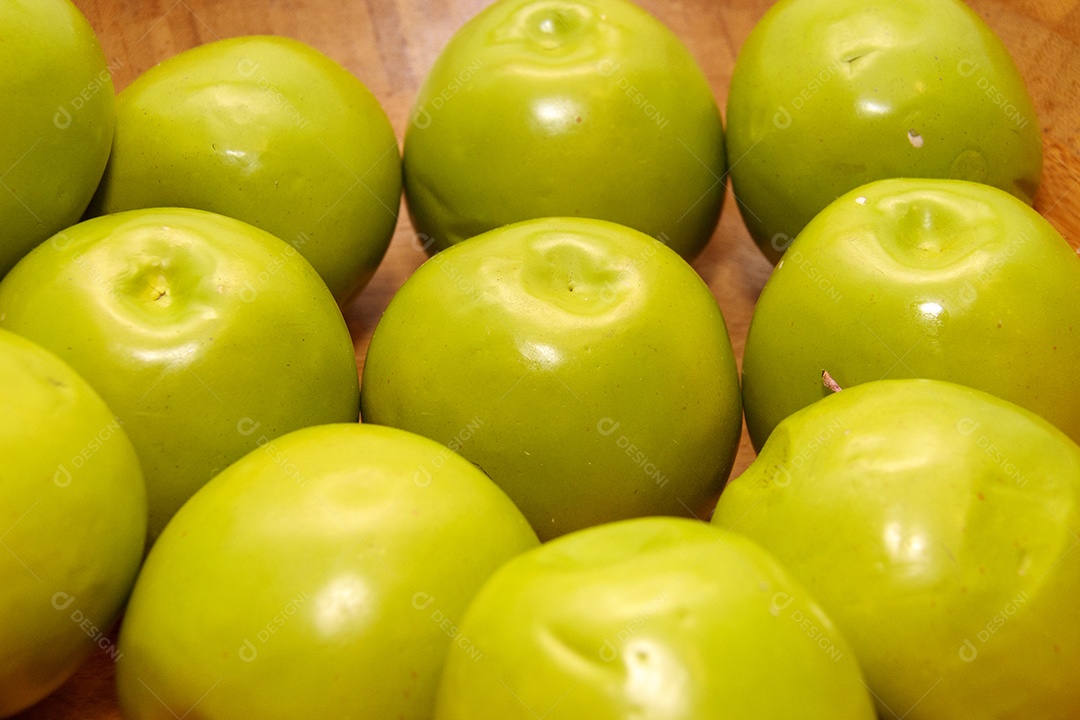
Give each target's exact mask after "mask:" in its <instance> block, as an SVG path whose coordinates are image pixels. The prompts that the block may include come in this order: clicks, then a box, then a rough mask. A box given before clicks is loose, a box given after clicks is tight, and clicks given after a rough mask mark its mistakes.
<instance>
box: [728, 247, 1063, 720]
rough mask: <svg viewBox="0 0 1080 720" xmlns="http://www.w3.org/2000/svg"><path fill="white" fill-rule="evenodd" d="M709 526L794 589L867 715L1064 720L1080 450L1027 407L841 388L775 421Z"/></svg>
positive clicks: (934, 390)
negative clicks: (836, 641) (867, 704)
mask: <svg viewBox="0 0 1080 720" xmlns="http://www.w3.org/2000/svg"><path fill="white" fill-rule="evenodd" d="M794 249H795V246H792V250H794ZM789 252H790V251H789ZM789 259H790V254H789V255H787V256H785V261H787V260H789ZM713 522H714V523H715V524H717V525H718V526H719V527H721V528H724V529H726V530H730V531H736V532H740V533H744V534H745V535H747V536H748V537H750V538H751V539H752V540H756V541H757V542H759V543H761V545H762V546H763V547H764V548H765V549H766V550H768V551H770V552H772V553H773V554H774V555H775V556H776V558H777V559H778V560H779V561H780V562H781V563H783V564H784V565H785V566H786V567H787V568H788V569H789V570H791V572H792V573H793V574H794V575H795V576H796V577H797V578H798V579H799V580H801V581H802V582H803V583H805V584H806V586H807V588H808V589H809V591H810V592H811V593H812V594H813V596H814V597H816V598H817V599H818V600H819V601H820V602H821V605H822V607H824V608H825V611H826V612H827V613H828V614H829V615H830V616H831V617H832V618H833V620H835V621H836V624H837V626H838V627H839V628H840V630H841V631H842V632H843V633H844V636H845V637H846V638H847V639H848V640H849V641H850V643H851V646H852V648H853V649H854V651H855V654H856V655H857V656H858V658H859V661H860V662H861V663H862V667H863V670H864V671H865V673H866V676H867V680H868V681H869V686H870V688H871V690H872V691H873V692H874V695H875V696H876V697H877V698H878V709H879V712H880V714H881V717H904V718H910V720H940V719H942V718H979V719H980V720H1006V719H1008V720H1018V719H1019V718H1039V719H1040V720H1065V719H1066V718H1070V719H1071V718H1075V717H1076V708H1077V707H1080V685H1077V683H1076V682H1075V679H1076V677H1077V676H1078V674H1080V606H1078V605H1077V602H1076V598H1077V595H1078V593H1080V553H1077V552H1076V551H1075V546H1076V545H1077V534H1078V533H1080V448H1078V447H1077V446H1076V444H1075V443H1073V442H1072V441H1071V440H1070V439H1069V438H1068V437H1067V436H1066V435H1065V434H1064V433H1062V432H1060V431H1059V430H1057V429H1056V428H1054V427H1053V426H1052V425H1050V423H1048V422H1046V421H1045V420H1043V419H1042V418H1040V417H1038V416H1036V415H1034V414H1033V413H1030V412H1028V411H1027V410H1024V409H1022V408H1020V407H1019V406H1016V405H1013V404H1012V403H1009V402H1006V401H1004V400H1001V399H1000V398H997V397H994V396H992V395H989V394H987V393H984V392H981V391H978V390H974V389H971V388H967V387H963V386H960V385H956V384H953V383H947V382H942V381H937V380H884V381H878V382H872V383H865V384H863V385H858V386H856V387H853V388H848V389H846V390H843V391H841V392H839V393H836V394H834V395H831V396H829V397H827V398H824V399H822V400H821V401H819V402H817V403H815V404H813V405H811V406H810V407H808V408H805V409H803V410H801V411H799V412H797V413H795V414H794V415H792V416H791V417H789V418H787V419H786V420H784V421H783V422H782V423H780V425H779V426H778V427H777V428H776V432H774V433H773V434H772V436H771V437H770V438H769V440H768V442H766V443H765V447H764V448H763V449H762V451H761V454H760V455H759V456H758V457H757V459H756V460H755V461H754V463H753V464H752V465H751V466H750V468H749V469H748V470H747V471H746V472H745V473H744V474H742V475H740V476H739V477H738V478H736V479H734V480H733V481H732V482H731V483H730V484H729V485H728V486H727V488H726V489H725V490H724V494H723V495H722V496H721V497H720V502H719V504H718V505H717V507H716V513H715V515H714V517H713Z"/></svg>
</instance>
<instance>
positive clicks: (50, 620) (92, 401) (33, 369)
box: [0, 330, 146, 717]
mask: <svg viewBox="0 0 1080 720" xmlns="http://www.w3.org/2000/svg"><path fill="white" fill-rule="evenodd" d="M0 458H2V460H0V546H3V549H2V550H0V587H2V588H3V592H2V593H0V717H8V716H9V715H14V714H15V713H17V712H19V711H20V710H22V709H24V708H27V707H29V706H30V705H32V704H34V703H35V702H37V701H38V700H40V699H42V698H43V697H45V696H46V695H48V694H49V693H51V692H52V691H53V690H55V689H56V688H57V687H59V686H60V685H61V684H62V683H63V682H64V681H65V680H66V679H67V678H68V676H70V675H71V674H72V673H73V672H74V671H75V669H76V668H77V667H78V666H79V665H80V663H82V661H83V659H84V658H86V656H87V655H89V654H90V651H91V650H92V649H93V647H94V646H95V645H96V646H98V647H100V648H102V649H103V650H105V652H106V653H107V654H108V655H110V656H111V657H114V658H115V657H116V656H117V654H116V653H117V651H116V648H115V647H113V646H112V644H111V642H110V640H109V638H108V637H107V635H106V633H107V632H108V631H109V628H111V627H112V624H113V622H114V621H115V620H116V617H117V615H118V614H119V613H120V608H121V607H122V606H123V604H124V601H125V600H126V599H127V595H128V592H129V591H130V590H131V586H132V584H133V583H134V582H135V574H136V572H137V571H138V568H139V562H140V561H141V560H142V553H143V543H144V541H145V539H146V489H145V487H144V485H143V479H142V473H141V471H140V470H139V460H138V458H137V457H136V455H135V449H134V448H133V447H132V446H131V442H130V441H129V440H128V438H127V435H126V433H125V432H124V428H123V426H122V424H121V422H120V421H119V420H118V419H117V418H116V417H115V416H114V415H113V414H112V411H110V410H109V408H108V407H106V405H105V403H104V402H103V401H102V399H101V397H100V396H98V394H97V393H96V392H95V391H94V390H93V388H91V387H90V386H89V385H88V384H87V383H86V381H85V380H83V379H82V378H81V377H79V376H78V375H77V374H76V373H75V371H74V370H72V369H71V367H70V366H68V365H67V364H65V363H64V362H63V361H61V360H60V359H59V358H57V357H56V356H55V355H53V354H52V353H49V352H47V351H46V350H44V349H42V348H40V347H38V346H37V345H34V344H33V343H31V342H30V341H29V340H25V339H23V338H21V337H19V336H18V335H14V334H12V333H9V332H7V331H4V330H0Z"/></svg>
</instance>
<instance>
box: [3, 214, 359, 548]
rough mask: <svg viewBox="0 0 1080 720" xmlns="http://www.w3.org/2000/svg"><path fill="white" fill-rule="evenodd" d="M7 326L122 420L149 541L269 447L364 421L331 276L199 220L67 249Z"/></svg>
mask: <svg viewBox="0 0 1080 720" xmlns="http://www.w3.org/2000/svg"><path fill="white" fill-rule="evenodd" d="M0 326H2V327H4V328H7V329H8V330H12V331H14V332H17V333H19V334H20V335H24V336H26V337H28V338H30V339H31V340H34V341H35V342H38V343H40V344H41V345H43V346H44V347H46V348H48V349H50V350H52V351H53V352H55V353H56V354H57V355H59V356H60V357H62V358H63V359H64V360H66V361H67V362H69V363H70V364H71V365H72V367H74V368H75V369H76V370H77V371H78V372H80V373H81V374H82V375H83V377H85V378H87V380H88V381H89V382H91V383H93V385H94V387H95V388H96V389H97V390H98V392H100V393H101V395H102V397H104V398H105V400H106V402H108V403H109V406H110V407H111V408H112V409H113V410H114V411H115V412H116V414H117V417H119V418H120V419H121V420H122V421H123V422H124V427H125V429H126V430H127V432H128V434H129V436H130V437H131V440H132V442H133V443H134V445H135V448H136V450H137V451H138V453H139V458H140V460H141V461H142V467H143V472H144V474H145V477H146V483H147V488H148V491H149V497H150V534H151V537H154V536H156V535H157V534H158V533H159V532H160V531H161V529H162V528H163V527H164V526H165V523H166V522H167V521H168V519H169V518H170V517H171V516H172V514H173V513H174V512H176V510H177V508H179V507H180V505H181V504H183V502H184V501H185V500H187V498H189V497H190V496H191V494H192V493H193V492H195V490H197V489H198V488H199V487H201V486H202V485H203V484H204V483H206V482H207V481H208V480H210V478H211V477H213V476H214V475H215V474H216V473H217V472H218V471H219V470H222V469H224V468H225V466H227V465H228V464H230V463H231V462H233V461H235V460H238V459H239V458H240V457H242V456H243V455H244V454H246V453H247V452H248V451H249V450H251V449H252V448H254V447H255V446H256V443H257V442H258V441H259V439H260V438H271V439H272V438H274V437H277V436H278V435H282V434H284V433H287V432H289V431H291V430H296V429H299V428H302V427H307V426H309V425H319V424H324V423H328V422H348V421H353V422H355V421H356V420H357V418H358V415H359V394H360V393H359V382H358V378H357V372H356V360H355V356H354V353H353V346H352V340H351V338H350V337H349V331H348V328H346V326H345V321H344V319H343V318H342V316H341V313H340V312H339V310H338V307H337V305H336V304H335V302H334V299H333V297H331V295H330V293H329V292H328V291H327V289H326V286H325V285H324V284H323V283H322V282H321V281H320V279H319V276H318V275H317V274H316V273H315V271H314V270H312V268H311V266H310V265H309V264H308V263H307V262H306V261H305V260H304V259H303V258H302V257H301V256H300V255H299V253H298V252H297V251H296V249H295V248H293V247H292V246H290V245H287V244H285V243H284V242H282V241H280V240H278V239H277V238H275V237H273V236H271V235H270V234H268V233H265V232H263V231H262V230H259V229H257V228H254V227H252V226H250V225H247V224H245V223H242V222H240V221H238V220H233V219H231V218H227V217H224V216H221V215H215V214H213V213H208V212H203V211H201V210H188V209H153V210H135V211H131V212H127V213H118V214H116V215H109V216H105V217H102V218H96V219H94V220H88V221H86V222H84V223H81V224H79V225H77V226H75V227H72V228H70V229H69V230H67V231H65V232H62V233H60V234H59V235H56V236H54V237H53V238H52V239H50V240H49V241H47V242H45V243H43V244H42V245H41V246H40V247H39V248H38V249H36V250H35V251H34V252H32V253H31V254H30V255H28V256H27V257H26V258H24V259H23V261H22V262H21V263H19V265H18V266H17V267H16V268H15V269H14V270H12V272H11V273H10V274H9V275H8V276H7V277H6V278H5V279H4V281H3V282H0Z"/></svg>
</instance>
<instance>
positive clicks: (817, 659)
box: [434, 518, 875, 720]
mask: <svg viewBox="0 0 1080 720" xmlns="http://www.w3.org/2000/svg"><path fill="white" fill-rule="evenodd" d="M461 637H462V638H463V641H461V642H457V643H455V644H454V645H453V646H452V647H451V648H450V654H449V657H448V658H447V661H446V670H445V672H444V674H443V678H442V682H441V684H440V687H439V695H438V702H437V706H436V712H435V716H434V718H435V720H472V719H473V718H499V719H500V720H535V718H541V717H542V718H547V719H548V720H581V718H589V719H590V720H622V719H623V718H651V719H654V720H720V719H721V718H790V717H798V718H805V719H806V720H815V719H818V718H820V719H821V720H826V719H828V720H835V719H836V718H844V720H873V719H874V718H875V715H874V707H873V701H872V700H871V698H870V695H869V694H868V693H867V691H866V687H865V686H864V685H863V682H862V674H861V672H860V670H859V663H858V660H856V658H855V656H854V655H853V654H852V652H851V649H850V648H849V647H848V645H847V643H846V642H845V641H844V639H843V637H842V636H841V635H840V632H839V631H838V630H837V629H836V627H835V626H834V625H833V623H832V621H831V620H829V618H828V617H827V616H826V615H825V613H823V612H822V610H821V608H820V607H819V606H818V604H817V603H816V602H815V601H814V599H813V598H812V597H811V595H810V593H808V592H807V591H806V589H805V588H804V587H803V586H802V585H801V584H799V583H798V582H796V581H795V580H794V578H793V577H792V576H791V574H790V573H788V571H787V570H785V569H784V568H783V567H781V565H780V563H778V562H777V561H776V560H774V559H773V558H772V556H770V555H769V554H768V553H766V552H765V551H764V550H762V549H761V548H760V547H759V546H758V545H756V544H755V543H753V542H750V541H749V540H747V539H746V538H744V537H742V536H740V535H738V534H737V533H725V534H721V533H720V532H718V531H716V530H715V529H711V528H710V527H709V526H708V525H706V524H705V523H702V522H696V521H691V520H682V519H676V518H645V519H638V520H626V521H623V522H618V523H612V524H609V525H603V526H600V527H594V528H590V529H588V530H582V531H580V532H576V533H573V534H571V535H567V536H565V537H562V538H559V539H558V540H554V541H552V542H550V543H547V544H546V545H544V546H543V547H540V548H538V549H536V550H532V551H530V552H527V553H525V554H523V555H520V556H518V557H516V558H514V559H513V560H510V561H509V562H508V563H506V565H504V566H503V567H502V568H501V569H500V570H499V571H498V572H496V573H495V574H494V575H493V576H492V577H491V579H490V580H488V582H487V583H485V584H484V586H483V589H481V590H480V592H479V593H478V594H477V595H476V598H475V599H474V600H473V602H472V603H471V605H470V606H469V609H468V611H467V612H466V614H465V618H464V620H462V622H461Z"/></svg>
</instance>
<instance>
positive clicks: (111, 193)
mask: <svg viewBox="0 0 1080 720" xmlns="http://www.w3.org/2000/svg"><path fill="white" fill-rule="evenodd" d="M400 199H401V155H400V152H399V150H398V145H397V140H396V138H395V137H394V131H393V129H392V128H391V127H390V121H389V120H388V119H387V117H386V113H384V112H383V110H382V108H381V107H380V106H379V103H378V101H377V100H376V99H375V97H374V96H373V95H372V94H371V93H370V92H369V91H368V89H367V88H366V87H364V85H363V83H361V82H360V81H359V80H358V79H357V78H356V77H354V76H353V75H352V74H350V73H349V72H348V71H347V70H346V69H345V68H343V67H341V66H340V65H338V64H337V63H336V62H334V61H333V60H331V59H330V58H328V57H326V56H325V55H323V54H322V53H320V52H319V51H317V50H315V49H314V48H312V47H310V46H308V45H305V44H304V43H301V42H298V41H296V40H290V39H288V38H282V37H268V36H253V37H239V38H229V39H227V40H221V41H218V42H212V43H207V44H206V45H202V46H199V47H197V48H194V49H191V50H188V51H186V52H182V53H180V54H179V55H176V56H174V57H172V58H169V59H168V60H166V61H165V62H163V63H161V64H160V65H157V66H155V67H153V68H151V69H150V70H148V71H146V72H145V73H144V74H143V75H141V76H140V77H139V78H137V79H136V80H135V82H133V83H132V84H131V85H130V86H128V87H127V88H125V89H124V90H123V92H121V93H120V95H119V96H117V98H116V139H115V141H114V142H113V150H112V157H111V158H110V159H109V164H108V167H107V168H106V170H105V177H104V178H103V179H102V182H101V187H100V189H99V190H98V193H97V195H96V196H95V198H94V203H93V205H92V207H91V209H92V211H93V212H95V213H97V214H102V213H113V212H118V211H121V210H135V209H138V208H152V207H173V206H177V207H192V208H198V209H201V210H209V211H213V212H217V213H221V214H222V215H228V216H230V217H234V218H237V219H239V220H243V221H245V222H248V223H251V224H252V225H255V226H256V227H259V228H262V229H263V230H266V231H268V232H270V233H271V234H273V235H276V236H277V237H279V238H281V239H282V240H285V241H286V242H288V243H291V244H293V245H294V246H295V247H296V248H297V249H298V250H300V253H301V254H302V255H303V256H304V257H305V258H307V260H308V261H309V262H310V263H311V264H312V266H314V268H315V269H316V270H317V271H318V273H319V275H321V276H322V278H323V280H325V281H326V284H327V285H328V286H329V287H330V290H331V292H333V294H334V296H335V297H336V298H337V299H338V300H339V301H340V302H345V301H346V300H348V298H349V297H350V296H351V295H353V294H354V293H355V292H358V291H359V290H361V289H362V288H363V287H364V285H366V284H367V282H368V280H370V279H371V276H372V275H373V274H374V272H375V268H376V267H377V266H378V265H379V262H380V261H381V260H382V258H383V255H384V254H385V253H386V248H387V246H388V245H389V243H390V236H391V235H392V234H393V232H394V226H395V224H396V222H397V212H398V206H399V204H400Z"/></svg>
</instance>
